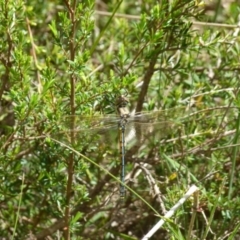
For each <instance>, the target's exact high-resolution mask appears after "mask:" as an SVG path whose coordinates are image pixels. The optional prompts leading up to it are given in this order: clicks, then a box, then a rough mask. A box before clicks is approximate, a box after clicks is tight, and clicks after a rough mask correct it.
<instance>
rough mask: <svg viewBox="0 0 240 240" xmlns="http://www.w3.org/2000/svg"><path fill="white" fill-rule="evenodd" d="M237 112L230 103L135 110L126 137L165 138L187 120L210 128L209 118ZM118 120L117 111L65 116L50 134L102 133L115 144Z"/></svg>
mask: <svg viewBox="0 0 240 240" xmlns="http://www.w3.org/2000/svg"><path fill="white" fill-rule="evenodd" d="M237 112H238V109H236V108H229V107H218V108H216V107H215V108H208V109H203V110H197V111H189V110H188V111H187V110H186V108H185V107H178V108H172V109H167V110H160V111H152V112H142V113H136V114H135V115H132V116H130V117H129V118H128V119H127V120H128V121H127V124H126V127H125V129H126V140H127V141H128V139H133V138H137V139H138V140H141V139H142V138H144V137H145V138H146V137H148V138H149V135H152V136H153V137H155V138H156V137H158V138H159V139H162V138H166V137H169V136H170V135H171V132H176V131H177V130H178V128H179V127H181V128H182V127H184V125H186V124H191V125H193V128H197V127H200V126H201V127H203V126H209V128H210V125H211V123H210V121H212V125H211V126H213V125H214V123H215V122H216V120H217V119H218V120H219V121H220V119H223V120H224V119H225V120H226V118H228V117H230V116H231V117H232V116H235V115H236V113H237ZM119 120H120V117H119V116H116V115H108V116H91V117H85V116H79V115H75V116H67V117H65V119H63V121H61V122H60V123H59V131H57V132H55V133H53V134H52V136H53V137H55V138H57V139H59V140H64V141H65V140H67V141H68V142H70V140H71V137H72V136H73V135H74V138H75V139H76V140H77V139H86V138H90V139H93V138H95V137H96V136H97V135H102V136H105V137H104V138H103V139H104V141H105V142H104V143H106V144H107V143H110V144H113V143H115V144H116V137H117V133H118V131H117V130H118V123H119ZM198 125H199V126H198ZM92 136H94V137H92ZM112 136H115V138H113V137H112ZM98 139H99V138H98ZM139 142H141V141H139ZM139 144H141V143H139Z"/></svg>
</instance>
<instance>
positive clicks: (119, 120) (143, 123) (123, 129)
mask: <svg viewBox="0 0 240 240" xmlns="http://www.w3.org/2000/svg"><path fill="white" fill-rule="evenodd" d="M128 105H129V100H128V98H127V97H126V96H124V95H121V96H119V97H117V99H116V104H115V108H116V113H117V114H115V115H111V114H109V115H105V116H91V117H85V116H79V115H74V116H68V117H67V118H66V120H65V125H66V127H67V130H66V131H64V135H65V138H68V141H69V142H71V140H70V138H71V136H72V134H71V133H72V132H74V136H75V137H76V138H77V139H78V136H79V135H80V136H88V135H104V136H105V135H106V136H107V135H108V134H111V133H113V132H117V133H118V134H117V135H118V142H119V158H120V160H119V161H120V182H121V183H120V187H119V193H120V198H121V199H123V198H125V196H126V189H125V186H124V185H125V184H124V182H125V162H126V159H125V155H126V143H127V144H129V143H131V142H134V145H135V146H140V147H143V146H145V145H146V142H150V141H151V140H152V139H153V138H155V139H157V141H158V142H159V140H161V139H163V138H164V137H166V136H168V135H170V134H172V132H174V131H175V132H177V131H178V127H181V126H182V124H183V123H184V122H187V123H188V121H190V118H191V119H193V117H195V118H196V119H197V117H198V118H199V119H207V117H206V116H209V118H210V113H212V112H213V109H208V110H204V111H202V112H201V111H199V113H200V114H199V115H197V114H194V113H190V111H189V110H186V107H185V106H183V107H177V108H172V109H167V110H157V111H150V112H141V113H135V114H134V113H131V112H130V110H129V107H128ZM222 110H223V111H225V108H222V109H220V114H219V116H222V115H223V111H222ZM202 114H204V115H202ZM73 119H74V121H75V124H74V125H75V126H74V129H71V128H70V127H69V126H71V122H72V121H73ZM214 122H216V119H215V118H214ZM62 133H63V132H60V134H58V135H62ZM82 140H83V141H84V137H82ZM112 142H113V141H112V138H108V137H106V139H104V143H105V144H112Z"/></svg>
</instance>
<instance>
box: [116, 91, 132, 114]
mask: <svg viewBox="0 0 240 240" xmlns="http://www.w3.org/2000/svg"><path fill="white" fill-rule="evenodd" d="M128 103H129V101H128V99H127V98H126V97H125V96H123V95H122V96H120V97H119V98H118V99H117V100H116V109H117V112H118V114H119V116H120V117H121V118H125V119H126V118H128V117H129V116H130V112H129V109H128V107H127V105H128Z"/></svg>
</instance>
